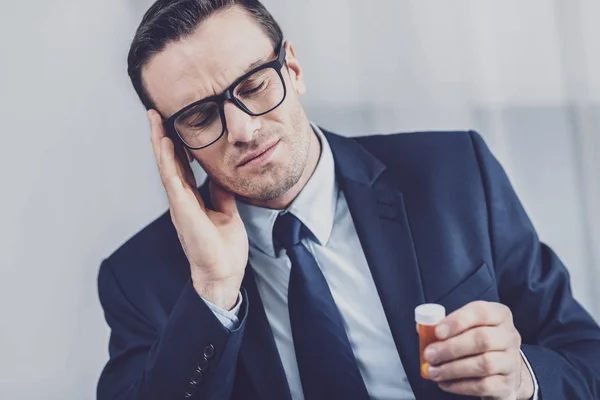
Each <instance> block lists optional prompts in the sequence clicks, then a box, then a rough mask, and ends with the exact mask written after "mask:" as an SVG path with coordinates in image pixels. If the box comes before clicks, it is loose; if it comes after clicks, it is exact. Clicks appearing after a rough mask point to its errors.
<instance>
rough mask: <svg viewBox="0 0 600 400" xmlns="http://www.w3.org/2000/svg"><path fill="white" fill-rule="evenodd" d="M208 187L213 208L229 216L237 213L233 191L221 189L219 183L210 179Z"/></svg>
mask: <svg viewBox="0 0 600 400" xmlns="http://www.w3.org/2000/svg"><path fill="white" fill-rule="evenodd" d="M208 189H209V191H210V199H211V200H212V203H213V207H214V208H215V210H217V211H219V212H222V213H223V214H227V215H229V216H230V217H234V216H236V215H238V210H237V204H236V202H235V195H234V194H233V193H231V192H229V191H227V190H225V189H223V187H221V185H219V184H218V183H215V182H214V181H212V180H211V181H210V182H209V183H208Z"/></svg>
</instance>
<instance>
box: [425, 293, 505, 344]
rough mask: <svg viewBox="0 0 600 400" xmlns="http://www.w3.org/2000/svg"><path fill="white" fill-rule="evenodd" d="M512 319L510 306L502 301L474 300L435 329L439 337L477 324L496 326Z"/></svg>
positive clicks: (441, 337) (443, 337)
mask: <svg viewBox="0 0 600 400" xmlns="http://www.w3.org/2000/svg"><path fill="white" fill-rule="evenodd" d="M507 319H510V320H511V321H512V314H511V312H510V310H509V308H508V307H506V306H505V305H503V304H500V303H492V302H486V301H474V302H472V303H469V304H467V305H466V306H464V307H462V308H460V309H458V310H456V311H455V312H453V313H452V314H450V315H448V316H447V317H446V318H445V319H444V320H442V322H440V324H439V325H438V326H437V327H436V329H435V334H436V336H437V338H438V339H440V340H443V339H447V338H449V337H452V336H456V335H458V334H460V333H462V332H464V331H466V330H468V329H471V328H474V327H477V326H486V325H487V326H496V325H500V324H501V323H502V322H504V321H505V320H507Z"/></svg>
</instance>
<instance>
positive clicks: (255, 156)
mask: <svg viewBox="0 0 600 400" xmlns="http://www.w3.org/2000/svg"><path fill="white" fill-rule="evenodd" d="M279 141H280V139H275V140H273V141H270V142H268V143H267V144H265V145H263V146H261V147H260V148H259V149H257V150H255V151H252V152H250V153H248V154H246V155H245V156H244V157H243V158H242V160H241V161H240V162H239V164H238V167H243V166H244V165H247V164H249V163H251V162H252V161H254V160H256V159H258V158H260V157H261V156H262V155H264V154H265V153H267V152H269V151H270V150H271V149H273V148H274V147H275V146H276V145H277V144H278V143H279Z"/></svg>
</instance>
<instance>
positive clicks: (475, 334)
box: [424, 326, 520, 365]
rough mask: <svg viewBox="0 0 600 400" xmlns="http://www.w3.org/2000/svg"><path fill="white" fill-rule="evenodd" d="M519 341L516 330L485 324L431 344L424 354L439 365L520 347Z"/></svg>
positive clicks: (428, 359)
mask: <svg viewBox="0 0 600 400" xmlns="http://www.w3.org/2000/svg"><path fill="white" fill-rule="evenodd" d="M519 342H520V339H519V337H518V334H517V333H516V332H513V331H511V330H509V329H504V328H503V327H489V326H483V327H478V328H473V329H470V330H468V331H466V332H463V333H462V334H460V335H458V336H454V337H451V338H450V339H447V340H444V341H440V342H435V343H433V344H431V345H429V346H428V347H427V348H426V349H425V354H424V356H425V360H427V362H429V363H430V364H433V365H438V364H443V363H445V362H448V361H452V360H456V359H459V358H463V357H467V356H472V355H476V354H481V353H485V352H489V351H501V350H506V349H509V348H511V347H519V345H520V343H519Z"/></svg>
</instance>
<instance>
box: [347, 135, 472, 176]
mask: <svg viewBox="0 0 600 400" xmlns="http://www.w3.org/2000/svg"><path fill="white" fill-rule="evenodd" d="M355 140H356V141H357V142H358V143H359V144H360V145H361V146H363V147H364V148H365V149H366V150H368V151H369V152H370V153H371V154H373V155H374V156H375V157H377V158H378V159H379V160H380V161H382V162H383V163H384V164H385V165H386V166H387V167H391V168H393V167H409V166H410V167H413V168H417V169H421V168H424V167H425V168H428V169H431V168H435V167H442V166H443V167H450V166H452V165H454V164H457V163H462V162H464V161H465V158H464V157H465V156H469V157H474V155H475V150H474V144H473V141H474V140H477V141H479V140H481V137H480V136H479V134H478V133H476V132H474V131H429V132H408V133H394V134H385V135H370V136H361V137H356V138H355ZM473 160H474V158H473ZM413 172H414V170H413Z"/></svg>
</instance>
